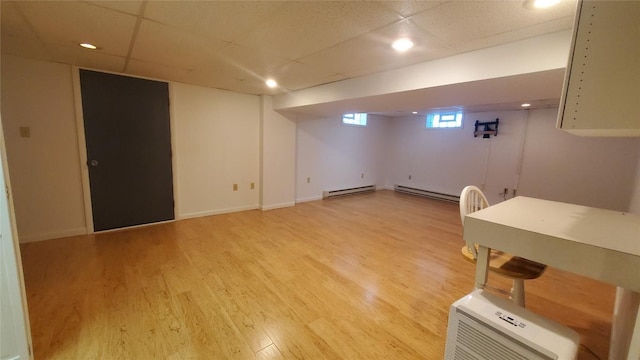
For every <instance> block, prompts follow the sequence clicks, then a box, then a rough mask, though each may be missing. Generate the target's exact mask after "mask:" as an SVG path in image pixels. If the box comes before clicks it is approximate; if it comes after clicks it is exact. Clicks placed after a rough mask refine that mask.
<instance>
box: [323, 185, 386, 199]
mask: <svg viewBox="0 0 640 360" xmlns="http://www.w3.org/2000/svg"><path fill="white" fill-rule="evenodd" d="M369 191H376V186H375V185H367V186H359V187H354V188H350V189H340V190H330V191H323V192H322V198H323V199H326V198H328V197H333V196H340V195H349V194H359V193H363V192H369Z"/></svg>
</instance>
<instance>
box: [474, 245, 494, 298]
mask: <svg viewBox="0 0 640 360" xmlns="http://www.w3.org/2000/svg"><path fill="white" fill-rule="evenodd" d="M489 253H491V249H489V248H488V247H484V246H480V247H478V258H477V259H476V289H484V285H485V284H486V283H487V278H488V276H489Z"/></svg>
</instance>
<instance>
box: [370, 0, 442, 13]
mask: <svg viewBox="0 0 640 360" xmlns="http://www.w3.org/2000/svg"><path fill="white" fill-rule="evenodd" d="M444 2H446V1H430V0H412V1H380V2H379V3H380V4H381V5H383V6H386V7H388V8H390V9H393V10H394V11H395V12H397V13H398V14H400V15H401V16H403V17H408V16H411V15H415V14H417V13H419V12H422V11H424V10H427V9H430V8H432V7H434V6H438V5H440V4H442V3H444Z"/></svg>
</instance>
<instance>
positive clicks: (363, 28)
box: [236, 1, 401, 60]
mask: <svg viewBox="0 0 640 360" xmlns="http://www.w3.org/2000/svg"><path fill="white" fill-rule="evenodd" d="M400 18H401V17H400V16H399V15H398V14H397V13H395V11H393V10H391V9H389V8H386V7H384V6H382V5H380V4H378V3H377V2H375V1H296V2H287V3H286V5H285V6H283V7H281V8H280V9H278V11H277V12H276V13H275V14H273V16H272V17H270V18H269V19H267V20H265V21H263V22H262V23H260V24H258V25H259V26H258V27H256V28H254V29H253V31H252V32H251V33H250V34H249V35H248V36H247V37H244V38H241V39H238V40H237V41H236V42H237V43H238V44H239V45H241V46H244V47H249V48H253V49H256V50H258V51H268V52H272V53H274V54H276V55H278V56H280V57H284V58H287V59H292V60H295V59H297V58H300V57H302V56H305V55H309V54H312V53H315V52H317V51H320V50H321V49H323V48H326V47H330V46H333V45H336V44H339V43H341V42H343V41H346V40H349V39H351V38H354V37H357V36H359V35H362V34H364V33H366V32H368V31H371V30H374V29H377V28H379V27H382V26H384V25H386V24H388V23H391V22H394V21H398V20H400Z"/></svg>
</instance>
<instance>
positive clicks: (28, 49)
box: [2, 32, 54, 61]
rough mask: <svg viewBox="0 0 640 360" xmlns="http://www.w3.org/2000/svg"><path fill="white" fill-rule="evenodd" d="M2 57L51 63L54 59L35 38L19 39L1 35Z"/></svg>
mask: <svg viewBox="0 0 640 360" xmlns="http://www.w3.org/2000/svg"><path fill="white" fill-rule="evenodd" d="M2 55H13V56H19V57H23V58H27V59H35V60H44V61H53V60H54V58H53V56H52V55H51V53H49V52H48V51H47V49H46V48H45V47H44V46H42V43H41V42H40V41H39V40H38V39H35V38H19V37H16V36H11V35H8V34H5V33H4V32H3V33H2Z"/></svg>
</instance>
